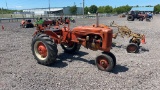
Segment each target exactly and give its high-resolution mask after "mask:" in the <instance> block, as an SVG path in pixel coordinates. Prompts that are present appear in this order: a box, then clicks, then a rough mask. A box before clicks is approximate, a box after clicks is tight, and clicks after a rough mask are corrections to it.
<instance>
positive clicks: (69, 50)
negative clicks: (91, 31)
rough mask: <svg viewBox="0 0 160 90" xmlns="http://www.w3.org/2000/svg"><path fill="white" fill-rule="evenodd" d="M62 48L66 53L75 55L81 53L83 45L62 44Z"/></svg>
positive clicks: (73, 43)
mask: <svg viewBox="0 0 160 90" xmlns="http://www.w3.org/2000/svg"><path fill="white" fill-rule="evenodd" d="M61 47H62V49H63V50H64V52H66V53H74V52H77V51H79V49H80V47H81V45H80V44H78V43H75V42H70V43H67V44H61Z"/></svg>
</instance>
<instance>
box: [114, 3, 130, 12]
mask: <svg viewBox="0 0 160 90" xmlns="http://www.w3.org/2000/svg"><path fill="white" fill-rule="evenodd" d="M131 8H132V7H131V6H128V5H126V6H120V7H117V8H114V10H113V11H114V12H117V13H118V14H120V13H124V12H128V11H130V10H131Z"/></svg>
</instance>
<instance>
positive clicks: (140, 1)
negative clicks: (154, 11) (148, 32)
mask: <svg viewBox="0 0 160 90" xmlns="http://www.w3.org/2000/svg"><path fill="white" fill-rule="evenodd" d="M82 1H83V0H50V6H51V7H66V6H72V5H74V3H75V4H76V5H77V6H78V7H80V6H82V4H81V3H82ZM6 2H7V6H8V8H9V9H30V8H48V7H49V0H1V1H0V8H2V7H3V8H7V6H6ZM127 4H128V5H130V6H136V5H139V6H146V5H157V4H160V0H85V6H91V5H96V6H106V5H110V6H112V7H118V6H123V5H127Z"/></svg>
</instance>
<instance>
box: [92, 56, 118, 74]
mask: <svg viewBox="0 0 160 90" xmlns="http://www.w3.org/2000/svg"><path fill="white" fill-rule="evenodd" d="M95 63H96V66H97V68H98V69H99V70H102V71H107V72H110V71H112V69H113V68H114V64H115V62H114V60H113V59H112V57H111V56H109V55H107V54H102V55H100V56H97V58H96V60H95Z"/></svg>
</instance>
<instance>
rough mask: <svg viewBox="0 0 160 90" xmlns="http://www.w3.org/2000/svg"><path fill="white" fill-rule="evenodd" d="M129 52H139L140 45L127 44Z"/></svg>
mask: <svg viewBox="0 0 160 90" xmlns="http://www.w3.org/2000/svg"><path fill="white" fill-rule="evenodd" d="M126 50H127V52H128V53H138V52H139V46H138V45H137V44H135V43H130V44H128V45H127V48H126Z"/></svg>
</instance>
